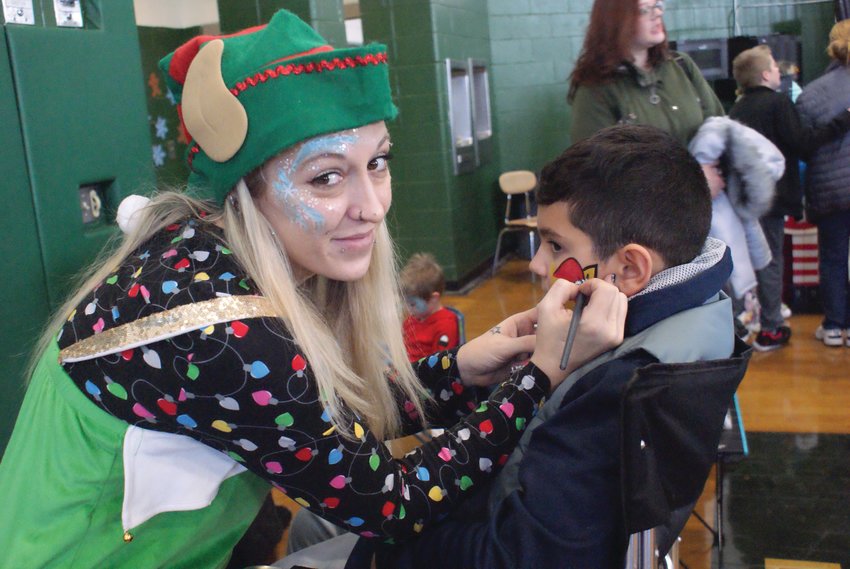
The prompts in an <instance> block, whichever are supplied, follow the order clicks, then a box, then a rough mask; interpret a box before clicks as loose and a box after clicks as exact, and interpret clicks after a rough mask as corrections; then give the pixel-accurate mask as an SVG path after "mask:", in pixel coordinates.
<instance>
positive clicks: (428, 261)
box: [400, 253, 459, 362]
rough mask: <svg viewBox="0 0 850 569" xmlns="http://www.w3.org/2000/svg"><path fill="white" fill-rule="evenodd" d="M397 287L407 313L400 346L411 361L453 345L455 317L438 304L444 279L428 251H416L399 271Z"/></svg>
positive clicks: (455, 340)
mask: <svg viewBox="0 0 850 569" xmlns="http://www.w3.org/2000/svg"><path fill="white" fill-rule="evenodd" d="M400 279H401V288H402V292H403V293H404V302H405V305H406V306H407V311H408V312H409V315H408V316H407V318H405V320H404V346H405V347H406V348H407V357H408V358H410V361H411V362H415V361H417V360H419V359H421V358H424V357H427V356H430V355H431V354H435V353H437V352H439V351H441V350H448V349H451V348H454V347H455V346H457V345H458V343H459V338H458V336H459V329H458V319H457V316H456V315H455V313H454V312H452V311H451V310H449V309H448V308H446V307H444V306H443V304H442V299H441V297H442V295H443V291H444V290H445V288H446V280H445V276H444V275H443V268H442V267H441V266H440V265H439V263H437V260H436V259H435V258H434V256H433V255H431V254H430V253H416V254H414V255H413V256H412V257H410V260H408V261H407V264H406V265H405V266H404V268H403V269H402V270H401V273H400Z"/></svg>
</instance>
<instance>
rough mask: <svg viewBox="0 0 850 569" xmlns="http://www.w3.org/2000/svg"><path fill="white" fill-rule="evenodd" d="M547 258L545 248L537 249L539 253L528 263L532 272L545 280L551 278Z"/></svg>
mask: <svg viewBox="0 0 850 569" xmlns="http://www.w3.org/2000/svg"><path fill="white" fill-rule="evenodd" d="M545 257H546V254H545V253H544V251H543V247H542V246H541V247H540V248H539V249H537V252H536V253H535V254H534V257H532V258H531V262H530V263H528V268H529V269H530V270H531V272H532V273H534V274H536V275H538V276H540V277H543V278H544V279H546V277H548V276H549V274H548V271H549V261H548V259H547V258H545Z"/></svg>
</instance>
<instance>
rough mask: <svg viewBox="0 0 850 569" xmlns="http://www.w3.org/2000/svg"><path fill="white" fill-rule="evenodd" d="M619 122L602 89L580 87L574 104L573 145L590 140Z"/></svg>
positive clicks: (571, 132) (571, 136) (571, 135)
mask: <svg viewBox="0 0 850 569" xmlns="http://www.w3.org/2000/svg"><path fill="white" fill-rule="evenodd" d="M618 120H619V117H617V116H616V115H615V111H614V109H612V108H611V106H610V105H609V104H608V97H606V96H605V95H604V93H603V89H602V88H599V87H579V88H578V90H576V94H575V98H574V99H573V102H572V122H571V124H570V140H571V143H572V144H575V143H576V142H578V141H580V140H584V139H585V138H589V137H590V136H592V135H593V134H594V133H596V132H597V131H599V130H602V129H603V128H605V127H608V126H613V125H615V124H617V121H618Z"/></svg>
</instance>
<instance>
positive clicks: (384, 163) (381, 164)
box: [368, 152, 393, 172]
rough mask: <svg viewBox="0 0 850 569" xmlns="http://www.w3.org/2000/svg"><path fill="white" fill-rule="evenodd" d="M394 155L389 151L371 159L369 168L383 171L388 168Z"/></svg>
mask: <svg viewBox="0 0 850 569" xmlns="http://www.w3.org/2000/svg"><path fill="white" fill-rule="evenodd" d="M392 158H393V155H392V154H390V153H389V152H387V153H386V154H382V155H380V156H376V157H375V158H372V160H370V161H369V166H368V168H369V170H373V171H376V172H382V171H384V170H386V169H387V168H388V167H389V165H390V160H392Z"/></svg>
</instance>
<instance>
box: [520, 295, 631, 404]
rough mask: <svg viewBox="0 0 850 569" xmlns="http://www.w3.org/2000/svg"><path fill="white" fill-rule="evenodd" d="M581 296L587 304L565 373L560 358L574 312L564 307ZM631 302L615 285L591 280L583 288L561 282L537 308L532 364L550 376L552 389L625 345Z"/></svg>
mask: <svg viewBox="0 0 850 569" xmlns="http://www.w3.org/2000/svg"><path fill="white" fill-rule="evenodd" d="M579 292H581V293H582V294H584V295H585V296H587V304H586V305H585V307H584V310H583V311H582V313H581V320H580V321H579V326H578V333H577V334H576V338H575V343H574V344H573V347H572V351H571V352H570V358H569V360H568V362H567V367H566V369H563V370H562V369H561V368H560V363H561V356H562V354H563V351H564V345H565V343H566V340H567V332H568V330H569V327H570V322H571V321H572V317H573V311H572V310H568V309H567V308H565V307H564V305H565V304H566V302H567V301H570V300H574V299H575V298H576V296H577V295H578V293H579ZM627 310H628V302H627V300H626V295H625V294H623V293H622V292H620V291H619V289H617V287H615V286H614V285H613V284H611V283H610V282H607V281H603V280H600V279H591V280H589V281H586V282H584V283H582V284H581V285H580V286H578V285H575V284H574V283H571V282H568V281H565V280H563V279H558V280H556V281H555V282H554V283H552V286H551V287H550V288H549V292H547V293H546V296H545V297H543V300H541V301H540V303H539V304H538V305H537V314H538V320H537V342H536V347H535V349H534V354H533V355H532V356H531V363H533V364H534V365H536V366H537V367H538V368H539V369H540V370H541V371H543V373H545V374H546V375H547V376H549V381H551V383H552V389H554V388H555V387H557V386H558V385H560V384H561V382H562V381H564V379H566V377H567V376H568V375H569V374H570V373H572V372H573V371H574V370H576V369H578V368H579V367H580V366H582V365H584V364H585V363H587V362H589V361H590V360H591V359H593V358H595V357H596V356H598V355H599V354H602V353H603V352H606V351H608V350H610V349H612V348H615V347H617V346H619V345H620V344H621V343H622V342H623V334H624V329H625V324H626V312H627Z"/></svg>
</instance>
